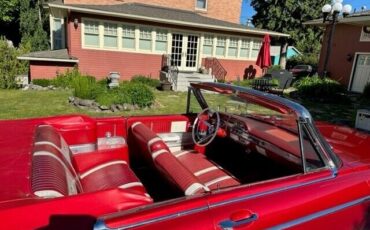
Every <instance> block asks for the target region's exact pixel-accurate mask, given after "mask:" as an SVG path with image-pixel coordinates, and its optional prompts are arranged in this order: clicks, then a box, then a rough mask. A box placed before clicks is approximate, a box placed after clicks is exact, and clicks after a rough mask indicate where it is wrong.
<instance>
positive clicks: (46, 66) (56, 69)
mask: <svg viewBox="0 0 370 230" xmlns="http://www.w3.org/2000/svg"><path fill="white" fill-rule="evenodd" d="M75 65H76V63H62V62H40V61H30V76H31V80H32V79H40V78H45V79H52V78H55V76H56V75H57V73H63V72H65V71H66V70H67V69H72V68H73V67H74V66H75Z"/></svg>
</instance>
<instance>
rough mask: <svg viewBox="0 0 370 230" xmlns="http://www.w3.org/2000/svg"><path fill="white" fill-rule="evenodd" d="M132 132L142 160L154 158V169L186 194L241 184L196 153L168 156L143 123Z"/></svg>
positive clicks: (160, 141) (166, 151)
mask: <svg viewBox="0 0 370 230" xmlns="http://www.w3.org/2000/svg"><path fill="white" fill-rule="evenodd" d="M131 129H132V134H133V137H134V138H133V139H134V140H135V141H136V144H137V145H138V147H139V149H140V152H141V154H143V157H144V158H146V159H153V161H152V162H153V163H154V166H155V167H156V168H157V169H158V170H159V171H161V172H162V174H164V176H165V177H166V178H167V179H168V180H170V181H172V182H174V184H175V185H177V186H178V187H179V188H180V189H182V191H184V193H185V195H192V194H196V193H201V192H205V191H209V190H214V189H218V188H224V187H229V186H235V185H239V184H240V183H239V182H238V181H237V179H235V178H234V177H233V176H231V175H230V174H228V173H227V172H226V171H225V170H223V169H222V168H221V167H220V166H218V165H217V164H215V163H213V162H211V161H209V160H208V159H207V158H206V157H205V155H203V154H201V153H199V152H196V151H195V150H190V151H186V150H182V151H178V152H174V153H171V152H170V150H169V149H168V147H167V146H166V144H165V143H164V142H163V141H162V140H161V138H159V137H158V136H157V135H156V134H155V133H154V132H153V131H151V130H150V129H149V128H148V127H147V126H145V125H143V124H142V123H140V122H137V123H134V124H133V125H132V126H131ZM185 181H186V182H185ZM189 186H193V187H192V188H190V187H189Z"/></svg>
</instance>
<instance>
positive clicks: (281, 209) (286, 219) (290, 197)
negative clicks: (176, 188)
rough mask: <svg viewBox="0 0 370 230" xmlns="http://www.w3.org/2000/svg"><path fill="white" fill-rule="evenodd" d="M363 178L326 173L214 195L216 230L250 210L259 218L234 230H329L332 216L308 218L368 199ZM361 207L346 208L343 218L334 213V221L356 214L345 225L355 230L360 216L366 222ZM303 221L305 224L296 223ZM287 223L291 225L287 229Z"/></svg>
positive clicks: (212, 198)
mask: <svg viewBox="0 0 370 230" xmlns="http://www.w3.org/2000/svg"><path fill="white" fill-rule="evenodd" d="M363 176H364V175H363V173H360V172H358V173H354V172H348V173H343V175H341V174H339V175H337V176H335V175H333V174H332V172H331V171H330V170H324V171H320V172H314V173H309V174H307V175H299V176H293V177H290V178H287V179H285V178H282V179H277V180H274V181H268V182H264V183H260V184H256V185H250V186H244V188H242V189H238V190H234V191H229V192H226V193H227V194H226V193H225V194H221V193H220V194H218V193H215V194H214V195H213V196H211V197H210V200H209V203H210V210H211V213H212V215H213V218H214V225H215V228H216V229H222V228H221V227H220V223H222V222H224V221H226V220H230V217H231V216H232V215H234V214H235V213H236V212H238V211H240V210H248V211H250V212H251V213H254V214H256V215H257V218H256V219H255V220H253V221H251V222H248V223H246V224H244V225H242V226H238V227H237V228H235V229H265V228H275V227H276V228H277V229H281V228H282V227H292V228H295V227H300V228H306V224H307V225H313V226H314V225H317V226H326V225H327V222H326V221H327V218H328V217H330V216H325V215H323V216H322V217H321V216H314V217H315V218H313V219H312V220H308V219H305V218H307V217H312V216H310V215H311V214H315V213H319V212H320V211H322V210H327V209H330V208H333V207H336V206H338V205H341V204H346V203H348V202H351V201H353V200H357V199H362V198H364V197H365V198H366V197H367V196H368V195H367V194H369V187H368V185H367V183H366V182H364V180H363V179H362V178H363ZM228 197H229V198H228ZM230 197H232V198H231V199H230ZM362 205H363V204H362V203H361V202H360V203H356V204H354V205H353V206H349V207H347V209H348V211H347V210H343V214H342V213H341V212H338V213H333V217H335V216H336V215H337V214H338V215H339V216H341V217H342V216H345V214H346V212H353V213H355V215H350V216H349V217H348V218H350V219H351V220H349V221H348V222H346V223H345V224H347V225H350V226H346V227H351V228H352V227H353V226H352V225H353V223H354V222H359V221H361V216H362V219H363V218H365V217H364V216H365V213H364V211H366V208H365V209H363V208H361V207H362ZM339 211H341V210H339ZM319 214H322V213H319ZM302 218H303V220H305V221H303V222H302V223H300V222H297V221H298V220H302ZM335 218H336V217H335ZM328 222H330V221H329V220H328ZM287 223H290V225H284V224H287Z"/></svg>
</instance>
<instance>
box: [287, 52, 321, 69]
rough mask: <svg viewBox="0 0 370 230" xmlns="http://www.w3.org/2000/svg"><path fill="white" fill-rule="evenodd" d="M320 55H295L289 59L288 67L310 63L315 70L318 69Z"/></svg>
mask: <svg viewBox="0 0 370 230" xmlns="http://www.w3.org/2000/svg"><path fill="white" fill-rule="evenodd" d="M318 63H319V57H318V56H317V55H315V54H310V55H300V56H293V57H291V58H289V59H288V60H287V65H286V66H287V68H288V69H291V68H293V67H294V66H296V65H310V66H312V69H313V71H316V70H317V66H318Z"/></svg>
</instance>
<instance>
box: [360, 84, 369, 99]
mask: <svg viewBox="0 0 370 230" xmlns="http://www.w3.org/2000/svg"><path fill="white" fill-rule="evenodd" d="M362 98H364V99H368V100H370V82H369V83H367V84H366V85H365V88H364V92H362Z"/></svg>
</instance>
